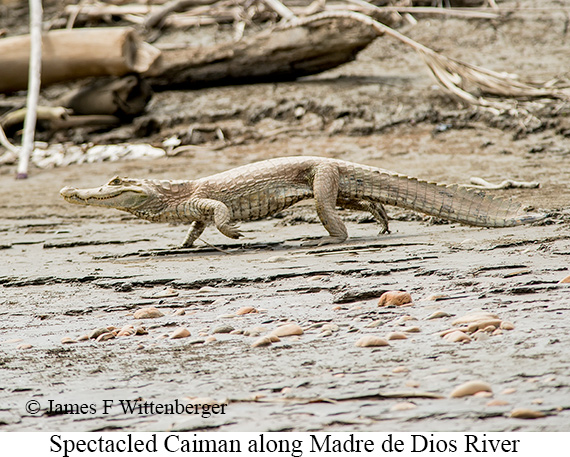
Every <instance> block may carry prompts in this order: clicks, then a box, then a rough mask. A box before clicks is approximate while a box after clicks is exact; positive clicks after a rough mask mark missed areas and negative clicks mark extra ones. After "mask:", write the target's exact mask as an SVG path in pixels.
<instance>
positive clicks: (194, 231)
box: [180, 221, 206, 248]
mask: <svg viewBox="0 0 570 457" xmlns="http://www.w3.org/2000/svg"><path fill="white" fill-rule="evenodd" d="M205 228H206V223H205V222H202V221H194V222H192V225H191V226H190V229H189V230H188V234H187V235H186V238H184V241H183V242H182V246H180V247H183V248H189V247H191V246H192V245H193V244H194V241H196V240H197V239H198V238H200V235H201V234H202V233H203V232H204V229H205Z"/></svg>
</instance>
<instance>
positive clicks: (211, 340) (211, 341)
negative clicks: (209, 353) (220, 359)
mask: <svg viewBox="0 0 570 457" xmlns="http://www.w3.org/2000/svg"><path fill="white" fill-rule="evenodd" d="M214 341H218V339H217V338H216V337H215V336H212V335H210V336H209V337H207V338H206V339H205V340H204V343H213V342H214Z"/></svg>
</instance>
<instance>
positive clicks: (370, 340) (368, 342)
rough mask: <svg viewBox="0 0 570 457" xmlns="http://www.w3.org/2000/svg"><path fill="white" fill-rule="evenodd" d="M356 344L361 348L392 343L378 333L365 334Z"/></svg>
mask: <svg viewBox="0 0 570 457" xmlns="http://www.w3.org/2000/svg"><path fill="white" fill-rule="evenodd" d="M356 346H358V347H360V348H365V347H376V346H390V343H388V341H387V340H386V339H384V338H380V337H379V336H376V335H365V336H363V337H362V338H360V339H359V340H358V341H357V342H356Z"/></svg>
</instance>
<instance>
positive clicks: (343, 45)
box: [143, 18, 378, 89]
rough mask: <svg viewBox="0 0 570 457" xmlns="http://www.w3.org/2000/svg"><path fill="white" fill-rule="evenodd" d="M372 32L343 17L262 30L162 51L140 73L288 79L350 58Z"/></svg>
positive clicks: (187, 79)
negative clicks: (235, 38)
mask: <svg viewBox="0 0 570 457" xmlns="http://www.w3.org/2000/svg"><path fill="white" fill-rule="evenodd" d="M377 36H378V34H377V32H375V31H374V30H373V29H372V28H371V27H369V26H367V25H364V24H361V23H359V22H357V21H353V20H350V19H344V18H332V19H326V20H323V21H319V22H315V23H311V24H308V25H305V26H298V27H292V28H288V29H276V30H272V31H263V32H261V33H258V34H255V35H252V36H250V37H247V38H245V39H243V40H241V41H239V42H230V43H222V44H219V45H215V46H200V47H196V48H184V49H173V50H163V51H162V53H161V56H160V57H159V58H158V59H157V61H156V62H155V64H154V65H153V66H152V67H151V68H150V70H149V71H147V72H146V73H143V76H144V77H145V78H146V79H147V81H148V82H149V83H150V84H151V85H152V86H153V87H154V88H164V89H166V88H176V89H195V88H197V87H204V86H214V85H223V84H240V83H248V84H249V83H257V82H267V81H289V80H294V79H296V78H299V77H301V76H306V75H311V74H316V73H320V72H323V71H325V70H328V69H330V68H334V67H337V66H339V65H341V64H343V63H346V62H350V61H352V60H354V59H355V57H356V54H357V53H358V52H359V51H361V50H362V49H364V48H365V47H366V46H367V45H368V44H370V43H371V42H372V41H373V40H374V39H375V38H376V37H377Z"/></svg>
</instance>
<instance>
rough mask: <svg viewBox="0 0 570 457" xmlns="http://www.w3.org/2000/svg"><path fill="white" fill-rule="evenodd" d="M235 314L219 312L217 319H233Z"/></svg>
mask: <svg viewBox="0 0 570 457" xmlns="http://www.w3.org/2000/svg"><path fill="white" fill-rule="evenodd" d="M236 316H237V314H220V315H219V316H218V317H217V319H233V318H234V317H236Z"/></svg>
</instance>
